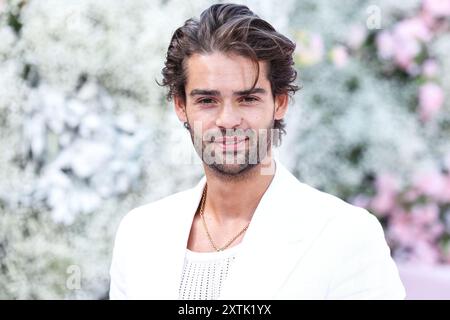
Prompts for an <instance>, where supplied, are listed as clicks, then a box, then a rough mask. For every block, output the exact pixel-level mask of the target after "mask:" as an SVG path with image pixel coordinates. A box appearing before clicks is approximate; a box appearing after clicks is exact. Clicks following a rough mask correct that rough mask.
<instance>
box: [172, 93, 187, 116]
mask: <svg viewBox="0 0 450 320" xmlns="http://www.w3.org/2000/svg"><path fill="white" fill-rule="evenodd" d="M173 102H174V107H175V112H176V114H177V117H178V119H180V121H181V122H186V121H187V116H186V103H185V102H184V100H183V98H181V97H179V96H175V97H174V99H173Z"/></svg>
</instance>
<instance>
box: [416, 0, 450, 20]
mask: <svg viewBox="0 0 450 320" xmlns="http://www.w3.org/2000/svg"><path fill="white" fill-rule="evenodd" d="M423 10H425V11H426V12H428V13H430V14H431V15H433V16H435V17H449V16H450V0H424V1H423Z"/></svg>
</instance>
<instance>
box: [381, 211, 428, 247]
mask: <svg viewBox="0 0 450 320" xmlns="http://www.w3.org/2000/svg"><path fill="white" fill-rule="evenodd" d="M420 232H421V230H420V229H419V228H417V226H416V225H414V224H413V223H412V219H411V216H410V215H408V214H407V213H405V212H404V211H403V209H396V210H394V211H393V213H392V217H391V219H390V221H389V225H388V229H387V234H388V237H389V238H390V239H391V241H393V242H394V243H396V244H397V246H400V247H411V246H413V245H414V243H415V242H416V241H417V240H418V239H419V238H420V237H418V235H420Z"/></svg>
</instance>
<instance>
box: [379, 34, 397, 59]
mask: <svg viewBox="0 0 450 320" xmlns="http://www.w3.org/2000/svg"><path fill="white" fill-rule="evenodd" d="M376 45H377V49H378V56H379V57H380V58H382V59H390V58H391V57H392V56H393V55H394V51H395V43H394V38H393V37H392V35H391V33H390V32H388V31H382V32H380V33H379V34H378V35H377V38H376Z"/></svg>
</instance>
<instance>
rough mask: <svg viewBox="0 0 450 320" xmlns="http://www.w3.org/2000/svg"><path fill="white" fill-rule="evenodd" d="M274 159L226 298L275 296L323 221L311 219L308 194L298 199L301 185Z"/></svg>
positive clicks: (224, 294)
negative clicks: (305, 197) (274, 168)
mask: <svg viewBox="0 0 450 320" xmlns="http://www.w3.org/2000/svg"><path fill="white" fill-rule="evenodd" d="M274 159H275V158H274ZM275 163H276V172H275V176H274V178H273V180H272V182H271V184H270V186H269V188H268V189H267V191H266V192H265V194H264V195H263V197H262V198H261V201H260V203H259V205H258V207H257V209H256V211H255V213H254V215H253V218H252V221H251V223H250V226H249V228H248V230H247V232H246V235H245V236H244V239H243V240H242V242H241V246H242V247H241V249H240V250H239V251H238V254H237V257H236V260H235V261H234V264H233V266H232V268H231V270H230V273H229V275H228V277H227V279H226V281H225V283H224V287H223V290H222V293H221V297H220V298H221V299H274V298H275V296H276V293H277V291H278V290H279V289H280V288H281V287H282V285H283V283H284V282H285V281H286V280H288V276H289V274H290V272H291V271H292V270H294V268H295V266H296V265H297V264H298V263H300V261H301V258H302V257H303V255H304V254H305V253H306V251H307V249H308V248H309V247H310V246H311V243H312V241H313V240H314V239H315V237H314V235H316V234H317V233H318V232H319V230H320V229H321V228H319V227H320V226H323V222H322V221H314V220H312V219H311V213H310V212H309V211H308V210H307V209H308V208H307V207H308V206H307V205H306V203H307V199H303V198H299V196H301V195H302V193H301V192H299V191H300V190H301V188H302V184H301V183H300V182H299V181H298V180H297V179H296V178H295V177H294V176H293V175H292V174H291V173H290V172H288V171H287V169H286V168H284V167H283V166H282V165H281V164H280V163H279V162H278V161H276V159H275ZM305 193H306V192H305ZM305 193H303V195H306V194H305ZM307 220H309V221H308V223H307ZM311 220H312V221H311Z"/></svg>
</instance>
